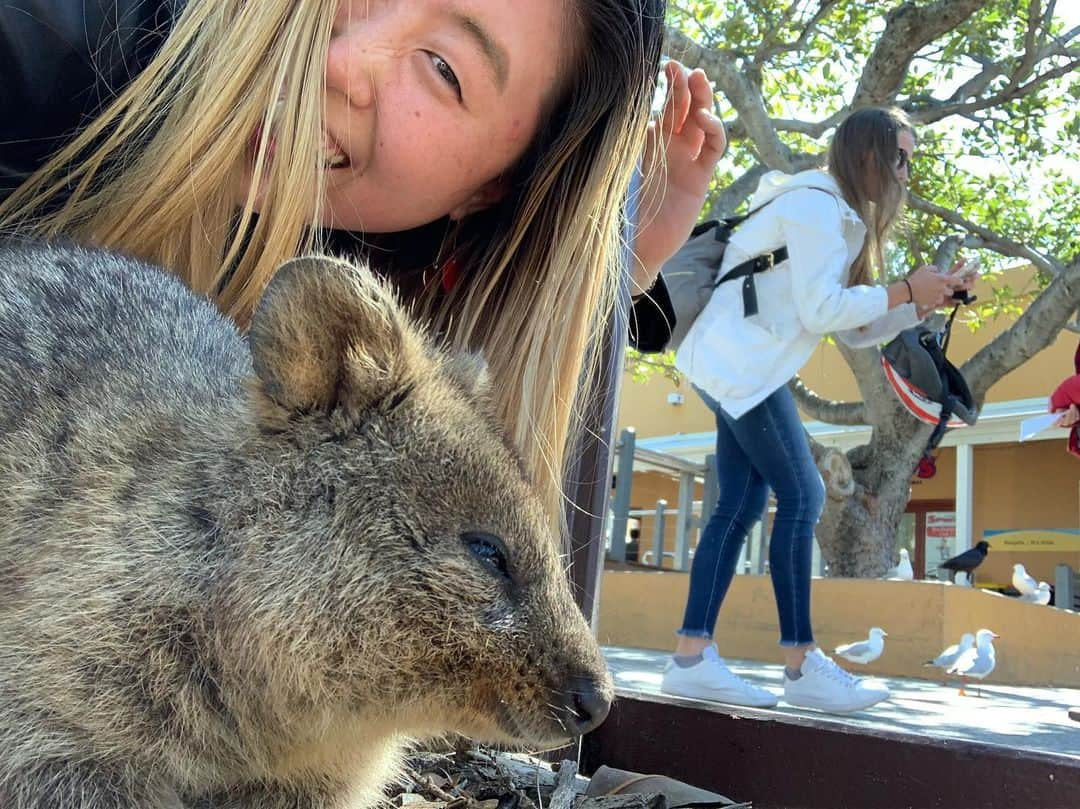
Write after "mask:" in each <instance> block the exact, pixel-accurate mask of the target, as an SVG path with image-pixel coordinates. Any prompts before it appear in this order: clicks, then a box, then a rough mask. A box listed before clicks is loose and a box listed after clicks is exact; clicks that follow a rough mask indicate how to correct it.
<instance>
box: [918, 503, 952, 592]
mask: <svg viewBox="0 0 1080 809" xmlns="http://www.w3.org/2000/svg"><path fill="white" fill-rule="evenodd" d="M925 531H926V545H925V546H924V547H925V553H926V569H927V570H928V571H932V570H935V569H936V568H937V567H938V566H939V565H940V564H941V563H942V562H944V561H945V560H946V559H949V558H951V557H952V556H954V555H955V554H956V548H955V547H954V546H955V543H956V512H955V511H928V512H926V529H925ZM938 575H939V576H945V577H947V571H941V572H940V573H939V574H938Z"/></svg>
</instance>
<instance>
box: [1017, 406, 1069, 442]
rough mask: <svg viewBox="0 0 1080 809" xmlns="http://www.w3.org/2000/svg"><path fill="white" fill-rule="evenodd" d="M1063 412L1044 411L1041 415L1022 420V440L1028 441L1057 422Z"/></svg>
mask: <svg viewBox="0 0 1080 809" xmlns="http://www.w3.org/2000/svg"><path fill="white" fill-rule="evenodd" d="M1059 418H1061V413H1043V414H1042V415H1041V416H1032V417H1031V418H1030V419H1024V420H1023V421H1022V422H1020V440H1021V441H1027V440H1028V439H1029V438H1031V437H1033V436H1036V435H1038V434H1039V433H1041V432H1042V431H1043V430H1047V429H1049V428H1051V427H1053V426H1054V424H1056V423H1057V420H1058V419H1059Z"/></svg>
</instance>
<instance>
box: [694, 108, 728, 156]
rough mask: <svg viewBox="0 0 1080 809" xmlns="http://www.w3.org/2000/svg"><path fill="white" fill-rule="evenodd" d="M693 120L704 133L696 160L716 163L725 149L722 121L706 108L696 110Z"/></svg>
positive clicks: (725, 136)
mask: <svg viewBox="0 0 1080 809" xmlns="http://www.w3.org/2000/svg"><path fill="white" fill-rule="evenodd" d="M695 121H696V122H697V125H698V126H700V127H701V131H702V132H703V133H704V135H705V138H704V140H703V141H702V144H701V151H700V152H699V153H698V155H697V161H698V162H699V163H711V164H712V165H716V162H717V161H718V160H720V158H721V157H723V156H724V152H725V151H727V130H725V129H724V122H723V121H721V120H720V119H719V118H718V117H717V116H716V115H714V114H713V113H712V111H711V110H707V109H701V110H698V111H697V115H696V117H695Z"/></svg>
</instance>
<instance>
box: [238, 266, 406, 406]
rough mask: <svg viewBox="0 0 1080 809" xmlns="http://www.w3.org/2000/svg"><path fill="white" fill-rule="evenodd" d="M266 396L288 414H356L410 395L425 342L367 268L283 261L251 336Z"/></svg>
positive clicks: (257, 316)
mask: <svg viewBox="0 0 1080 809" xmlns="http://www.w3.org/2000/svg"><path fill="white" fill-rule="evenodd" d="M249 341H250V345H251V355H252V362H253V364H254V367H255V373H256V374H257V375H258V377H259V379H260V381H261V382H262V389H263V393H264V394H265V395H266V396H267V397H268V398H270V399H271V400H272V401H273V402H274V403H276V404H278V405H280V406H282V407H284V408H287V409H288V410H292V411H298V410H311V409H320V410H327V411H329V410H332V409H334V408H335V407H337V406H339V405H342V406H345V407H348V408H350V409H353V410H356V409H360V408H363V407H366V406H367V405H369V404H371V403H373V402H375V401H376V400H378V399H381V398H384V397H387V396H394V395H396V394H398V393H399V392H402V391H407V390H408V389H409V387H410V385H411V384H412V380H413V379H414V378H416V376H417V375H418V373H419V372H420V370H421V367H422V366H423V365H424V364H425V346H424V337H423V336H422V334H421V333H420V331H419V329H418V328H417V327H416V326H414V325H413V324H412V323H411V322H410V321H409V319H408V317H407V316H406V314H405V312H404V311H403V310H402V308H401V305H400V304H399V303H398V301H397V298H396V296H395V294H394V293H393V292H392V291H391V290H390V289H389V288H388V287H387V286H386V285H385V284H384V283H382V282H381V281H379V279H378V278H376V277H375V275H374V274H373V273H372V272H371V271H370V270H368V269H366V268H361V267H356V266H353V265H352V264H350V263H348V262H346V261H343V260H341V259H335V258H329V257H322V256H311V257H306V258H297V259H293V260H292V261H288V262H286V263H285V264H283V265H282V266H281V267H280V268H279V269H278V271H277V272H276V273H275V275H274V278H273V279H272V280H271V281H270V284H269V285H268V286H267V288H266V292H265V293H264V294H263V296H262V299H261V300H260V301H259V305H258V307H257V308H256V310H255V315H254V317H253V318H252V321H251V332H250V335H249Z"/></svg>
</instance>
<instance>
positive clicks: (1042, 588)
mask: <svg viewBox="0 0 1080 809" xmlns="http://www.w3.org/2000/svg"><path fill="white" fill-rule="evenodd" d="M1019 600H1020V601H1026V602H1027V603H1029V604H1040V605H1042V606H1044V607H1045V606H1046V605H1047V604H1049V603H1050V585H1049V584H1047V583H1046V582H1044V581H1041V582H1039V586H1038V587H1036V588H1035V592H1034V593H1024V594H1023V595H1021V596H1020V599H1019Z"/></svg>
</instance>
